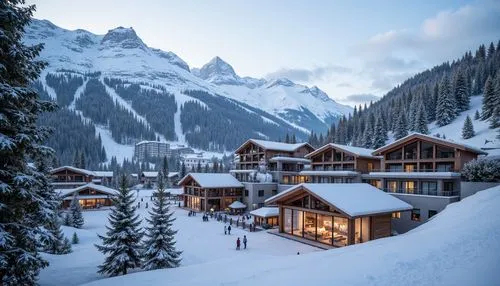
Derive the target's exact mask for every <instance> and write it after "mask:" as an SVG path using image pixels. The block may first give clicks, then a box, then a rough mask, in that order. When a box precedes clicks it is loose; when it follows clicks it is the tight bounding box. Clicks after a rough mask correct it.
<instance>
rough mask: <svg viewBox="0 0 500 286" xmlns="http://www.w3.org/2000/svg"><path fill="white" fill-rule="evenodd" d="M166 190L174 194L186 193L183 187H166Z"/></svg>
mask: <svg viewBox="0 0 500 286" xmlns="http://www.w3.org/2000/svg"><path fill="white" fill-rule="evenodd" d="M165 191H166V192H168V193H170V194H172V195H182V194H183V193H184V190H183V189H182V188H171V189H166V190H165Z"/></svg>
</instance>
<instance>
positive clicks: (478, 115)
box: [474, 110, 481, 120]
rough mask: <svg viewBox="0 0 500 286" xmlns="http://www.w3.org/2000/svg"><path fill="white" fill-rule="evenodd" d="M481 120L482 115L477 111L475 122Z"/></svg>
mask: <svg viewBox="0 0 500 286" xmlns="http://www.w3.org/2000/svg"><path fill="white" fill-rule="evenodd" d="M480 118H481V115H480V114H479V110H476V113H474V120H479V119H480Z"/></svg>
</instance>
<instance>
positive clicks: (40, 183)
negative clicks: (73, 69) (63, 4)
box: [0, 0, 57, 285]
mask: <svg viewBox="0 0 500 286" xmlns="http://www.w3.org/2000/svg"><path fill="white" fill-rule="evenodd" d="M34 10H35V6H34V5H24V1H19V0H4V1H0V15H2V16H0V51H1V52H0V67H1V68H0V166H1V167H0V182H1V184H0V202H1V207H0V284H3V285H33V284H36V282H37V276H38V273H39V271H40V269H41V268H43V267H46V266H47V265H48V263H47V261H45V260H44V259H43V258H42V257H41V256H40V255H39V253H38V250H37V246H39V245H40V242H41V241H40V239H41V238H42V237H44V236H47V235H49V234H48V233H47V231H46V230H45V229H44V228H43V226H44V225H46V224H47V223H48V222H49V221H50V219H51V217H52V216H53V212H54V209H55V204H56V203H57V202H56V201H54V198H55V196H54V192H53V190H52V189H51V188H48V187H47V186H49V182H48V179H47V174H45V173H44V172H43V171H40V170H39V169H37V168H32V167H30V166H29V165H28V161H30V162H38V161H40V160H43V159H45V158H47V157H50V158H51V154H52V149H49V148H47V147H45V146H44V145H43V142H44V141H45V140H46V138H47V136H48V134H49V130H48V129H47V128H44V127H39V126H37V124H36V122H37V119H38V116H39V115H40V114H41V113H43V112H48V111H53V110H54V108H55V105H54V104H53V103H51V102H47V101H42V100H40V98H39V96H38V94H37V92H36V90H35V89H33V88H31V87H30V85H31V83H32V82H33V81H34V80H36V79H37V78H38V77H39V75H40V72H41V70H42V69H43V68H44V67H45V63H44V62H42V61H38V60H36V58H37V57H38V55H39V53H40V51H41V50H42V45H41V44H40V45H35V46H26V45H24V44H23V36H24V29H25V27H26V26H27V25H28V24H29V22H30V20H31V16H32V14H33V12H34Z"/></svg>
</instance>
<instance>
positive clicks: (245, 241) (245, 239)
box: [243, 235, 248, 249]
mask: <svg viewBox="0 0 500 286" xmlns="http://www.w3.org/2000/svg"><path fill="white" fill-rule="evenodd" d="M247 241H248V240H247V236H246V235H244V236H243V249H247Z"/></svg>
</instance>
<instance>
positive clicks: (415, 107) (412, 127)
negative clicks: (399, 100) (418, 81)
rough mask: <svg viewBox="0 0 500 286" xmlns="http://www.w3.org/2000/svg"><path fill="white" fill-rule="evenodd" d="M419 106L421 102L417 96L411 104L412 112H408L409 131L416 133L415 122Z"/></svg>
mask: <svg viewBox="0 0 500 286" xmlns="http://www.w3.org/2000/svg"><path fill="white" fill-rule="evenodd" d="M418 106H419V100H418V97H417V96H414V97H413V99H412V101H411V103H410V110H409V111H408V129H409V130H411V131H415V129H416V127H415V122H416V119H417V111H418Z"/></svg>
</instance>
